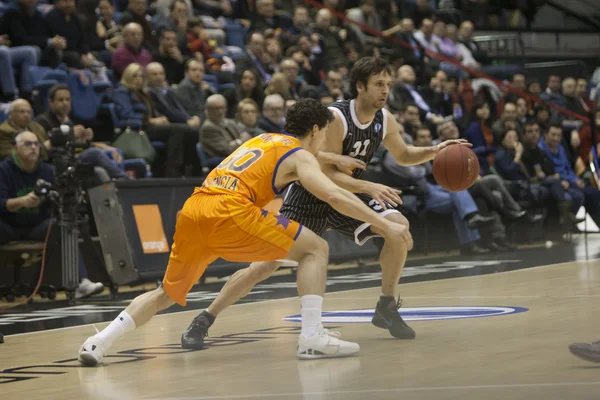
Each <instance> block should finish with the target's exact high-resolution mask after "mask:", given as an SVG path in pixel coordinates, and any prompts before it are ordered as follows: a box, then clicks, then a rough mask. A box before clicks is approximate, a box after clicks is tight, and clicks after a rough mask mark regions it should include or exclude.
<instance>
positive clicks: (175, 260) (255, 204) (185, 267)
mask: <svg viewBox="0 0 600 400" xmlns="http://www.w3.org/2000/svg"><path fill="white" fill-rule="evenodd" d="M332 120H333V115H332V114H331V111H329V110H328V109H327V107H325V106H323V105H321V104H320V103H319V102H317V101H315V100H308V99H306V100H301V101H299V102H298V103H296V104H295V105H294V106H292V107H291V108H290V110H289V111H288V115H287V120H286V123H285V129H286V132H288V133H286V134H273V133H266V134H263V135H261V136H259V137H256V138H254V139H250V140H249V141H247V142H246V143H244V144H243V145H242V146H240V147H239V148H238V149H237V150H236V151H235V152H233V153H232V154H231V155H230V156H229V157H227V158H226V159H225V160H224V161H223V162H222V163H221V164H220V165H219V166H218V167H217V168H216V169H215V170H213V171H212V172H211V173H210V174H209V175H208V177H207V178H206V180H205V181H204V184H203V185H202V187H199V188H196V189H195V190H194V193H193V194H192V196H191V197H190V198H189V199H188V200H187V201H186V203H185V205H184V206H183V209H182V211H181V214H180V215H179V218H178V219H177V225H176V230H175V236H174V241H173V248H172V249H171V255H170V257H169V265H168V267H167V271H166V274H165V277H164V279H163V282H162V284H161V286H160V287H159V288H157V289H156V290H154V291H152V292H148V293H145V294H143V295H141V296H138V297H137V298H135V299H134V300H133V301H132V302H131V304H130V305H129V306H128V307H127V308H126V309H125V311H123V312H122V313H121V314H120V315H119V316H118V317H117V318H116V319H115V320H114V321H112V322H111V323H110V325H108V326H107V327H106V328H105V329H104V330H103V331H102V332H99V333H98V334H96V335H94V336H92V337H90V338H88V339H87V340H86V341H85V343H84V344H83V345H82V346H81V348H80V349H79V357H78V359H79V361H80V362H81V363H83V364H85V365H97V364H100V363H102V361H103V357H104V355H106V352H107V351H108V349H109V347H110V346H111V345H112V343H113V342H114V341H115V340H116V339H118V338H119V337H120V336H122V335H123V334H125V333H127V332H129V331H131V330H133V329H134V328H136V327H139V326H141V325H143V324H145V323H146V322H148V321H149V320H150V318H152V317H153V316H154V315H155V314H156V313H157V312H159V311H161V310H163V309H165V308H167V307H169V306H171V305H173V304H174V303H177V304H180V305H182V306H185V304H186V295H187V293H188V292H189V291H190V289H191V288H192V286H193V285H194V284H196V283H197V282H198V279H200V277H201V276H202V274H203V273H204V271H205V269H206V267H207V266H208V264H210V263H211V262H213V261H215V260H216V259H217V258H219V257H221V258H224V259H226V260H229V261H234V262H251V261H260V260H292V261H295V262H297V263H298V293H299V295H300V301H301V304H302V333H301V335H300V338H299V340H298V347H297V349H298V350H297V355H298V357H299V358H301V359H303V358H306V359H312V358H324V357H341V356H347V355H350V354H354V353H356V352H357V351H358V350H359V346H358V344H356V343H350V342H346V341H343V340H340V339H338V338H337V337H334V336H337V335H333V336H332V334H330V332H328V331H327V330H326V329H324V328H323V326H322V325H321V304H322V301H323V293H324V291H325V281H326V275H327V271H326V270H327V263H328V245H327V242H326V241H325V240H323V239H321V238H320V237H319V236H317V235H316V234H315V233H313V232H311V231H310V230H309V229H306V228H304V229H303V226H302V225H300V224H299V223H297V222H295V221H292V220H289V219H288V218H286V217H284V216H282V215H278V214H274V213H271V212H268V211H266V210H264V209H262V207H264V206H266V205H267V204H268V203H269V202H270V201H271V200H273V198H275V196H276V195H277V194H279V193H281V192H282V191H283V190H284V189H285V187H286V186H287V185H289V184H290V183H292V182H295V181H300V182H302V185H303V186H304V187H306V188H307V189H308V190H310V191H311V193H313V194H314V195H315V196H317V197H318V198H319V199H321V200H323V201H325V202H326V203H327V204H329V205H331V207H333V208H334V209H336V210H338V211H339V212H341V213H344V214H347V215H349V216H352V217H353V218H358V219H360V220H363V221H366V222H368V223H369V224H371V225H372V226H374V227H376V228H377V229H378V230H380V231H381V232H385V234H386V235H389V236H393V237H397V238H399V240H401V241H402V242H403V245H404V247H406V248H411V247H412V245H413V243H412V237H411V236H410V233H409V231H408V229H407V227H406V226H404V225H401V224H397V223H395V222H392V221H389V220H387V219H385V218H383V217H382V216H381V215H380V214H378V213H376V212H374V211H373V210H371V209H370V208H369V207H367V206H366V205H365V204H363V202H361V201H360V200H359V199H358V198H357V197H356V196H355V195H353V194H352V193H350V192H348V191H347V190H345V189H342V188H340V187H338V186H336V185H335V184H334V183H333V182H331V180H329V178H327V177H326V176H325V175H324V174H323V172H322V171H321V168H320V165H319V163H318V161H317V159H316V158H315V155H317V154H318V153H319V149H320V147H321V145H322V144H323V141H324V140H325V132H326V131H327V128H328V126H329V123H330V122H331V121H332ZM395 198H396V200H397V201H399V198H398V197H397V194H396V197H395Z"/></svg>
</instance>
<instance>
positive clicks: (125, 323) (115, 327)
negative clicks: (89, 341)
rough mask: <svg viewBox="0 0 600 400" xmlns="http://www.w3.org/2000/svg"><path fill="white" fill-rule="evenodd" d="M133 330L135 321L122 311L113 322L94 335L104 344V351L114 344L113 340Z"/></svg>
mask: <svg viewBox="0 0 600 400" xmlns="http://www.w3.org/2000/svg"><path fill="white" fill-rule="evenodd" d="M134 329H135V321H134V320H133V318H131V315H129V314H128V313H127V312H126V311H123V312H122V313H121V314H119V316H118V317H117V318H115V319H114V321H113V322H111V323H110V325H108V326H107V327H106V328H104V329H103V330H102V331H101V332H99V333H97V334H96V338H97V339H100V340H101V341H102V344H104V350H108V348H109V347H110V346H111V345H112V344H113V343H114V341H115V340H117V339H118V338H120V337H121V336H123V335H124V334H126V333H127V332H131V331H132V330H134Z"/></svg>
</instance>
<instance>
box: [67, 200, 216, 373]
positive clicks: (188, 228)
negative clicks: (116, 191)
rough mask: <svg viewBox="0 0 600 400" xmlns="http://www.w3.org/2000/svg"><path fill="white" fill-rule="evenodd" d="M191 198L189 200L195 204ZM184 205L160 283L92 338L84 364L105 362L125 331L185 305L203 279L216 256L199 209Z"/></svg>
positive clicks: (86, 344)
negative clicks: (192, 213)
mask: <svg viewBox="0 0 600 400" xmlns="http://www.w3.org/2000/svg"><path fill="white" fill-rule="evenodd" d="M197 201H198V199H195V201H191V202H190V203H191V204H193V203H196V202H197ZM196 207H197V205H196V206H194V205H192V206H189V205H188V203H186V205H185V206H184V209H183V211H182V214H181V215H180V217H179V218H178V220H177V226H176V228H175V235H174V243H173V247H172V250H171V254H170V256H169V265H168V267H167V271H166V273H165V277H164V279H163V282H162V283H161V285H160V286H159V287H158V288H157V289H155V290H153V291H151V292H147V293H144V294H142V295H140V296H138V297H136V298H135V299H134V300H133V301H132V302H131V303H130V304H129V306H128V307H127V308H126V309H125V310H124V311H123V312H121V313H120V314H119V315H118V316H117V318H115V319H114V320H113V321H112V322H111V323H110V324H109V325H108V326H107V327H106V328H104V329H103V330H102V331H101V332H98V333H97V334H96V335H94V336H91V337H89V338H88V339H87V340H86V341H85V342H84V344H83V345H82V346H81V347H80V349H79V356H78V359H79V361H80V362H81V363H82V364H85V365H97V364H101V363H102V362H103V358H104V356H105V355H106V354H107V352H108V350H109V348H110V347H111V346H112V344H113V343H114V342H115V341H116V340H117V339H119V338H120V337H121V336H123V335H125V334H126V333H128V332H130V331H133V330H134V329H136V328H138V327H140V326H142V325H144V324H146V323H147V322H148V321H149V320H150V319H151V318H152V317H153V316H154V315H156V314H157V313H158V312H159V311H162V310H164V309H166V308H168V307H170V306H171V305H173V304H174V303H179V304H181V305H185V297H186V295H187V293H188V292H189V290H190V289H191V288H192V286H193V285H194V284H195V283H196V282H197V281H198V280H199V279H200V277H201V276H202V274H203V273H204V271H205V270H206V267H207V266H208V264H209V263H211V262H212V261H214V260H215V259H216V258H217V257H216V256H215V255H213V254H212V253H211V251H210V249H209V248H207V247H205V246H204V242H205V238H204V237H203V235H202V233H201V230H202V229H201V228H202V227H201V224H200V223H198V221H197V220H196V219H195V218H193V217H191V216H190V213H189V212H186V211H190V209H191V210H193V209H194V208H196Z"/></svg>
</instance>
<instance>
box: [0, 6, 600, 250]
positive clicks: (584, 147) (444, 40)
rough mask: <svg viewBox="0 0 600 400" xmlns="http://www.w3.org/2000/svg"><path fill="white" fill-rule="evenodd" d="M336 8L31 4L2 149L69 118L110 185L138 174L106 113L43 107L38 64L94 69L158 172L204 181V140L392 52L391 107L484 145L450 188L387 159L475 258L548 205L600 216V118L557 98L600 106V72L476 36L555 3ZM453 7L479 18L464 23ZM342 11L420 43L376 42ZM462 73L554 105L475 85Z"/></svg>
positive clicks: (346, 91) (18, 18) (237, 134)
mask: <svg viewBox="0 0 600 400" xmlns="http://www.w3.org/2000/svg"><path fill="white" fill-rule="evenodd" d="M321 3H323V5H324V6H326V7H327V8H323V9H316V8H312V7H308V6H306V5H305V4H304V3H303V2H301V1H291V0H290V1H275V0H255V1H247V0H220V1H215V0H156V1H148V0H128V1H127V0H114V1H110V0H99V1H97V0H79V1H78V2H77V3H76V2H75V0H55V1H54V3H53V4H47V3H43V4H38V1H37V0H15V4H14V5H13V6H11V7H9V8H8V9H6V10H5V11H4V15H3V17H2V20H1V22H0V65H3V66H6V68H0V84H1V85H2V98H3V100H4V101H5V102H10V104H11V105H10V111H9V113H8V119H7V120H6V121H5V122H4V123H3V124H2V125H0V155H2V156H3V157H5V156H9V155H10V154H11V151H12V149H13V148H14V145H15V140H14V139H15V138H14V135H15V134H16V133H18V132H21V131H23V130H26V131H29V132H32V133H33V134H34V135H35V136H36V137H37V138H38V141H37V146H38V147H39V148H40V157H41V160H46V159H47V150H48V149H49V147H50V145H49V143H48V138H47V132H48V130H49V129H51V128H53V127H56V126H60V125H61V124H69V125H71V126H72V127H73V128H74V130H75V134H76V137H77V139H78V140H79V141H81V142H83V143H86V144H88V146H89V148H88V150H86V151H85V152H83V153H81V155H80V156H79V157H81V159H82V161H86V162H88V163H92V164H94V165H95V166H97V167H99V170H104V171H105V176H104V178H103V177H101V176H99V178H100V179H103V180H106V179H111V178H113V179H127V178H128V177H127V176H126V175H125V174H124V173H123V172H122V171H121V170H120V169H119V168H118V167H117V166H116V164H115V160H113V159H111V158H110V157H108V156H107V153H106V151H102V150H100V149H99V148H98V146H96V145H95V144H94V143H93V139H94V136H95V135H96V132H95V131H94V129H93V128H92V126H91V125H92V124H91V122H90V121H81V120H78V118H76V117H75V116H73V115H71V113H70V111H71V98H70V92H69V87H68V86H65V85H58V86H56V87H54V88H53V89H52V90H51V91H50V94H49V96H48V109H40V110H32V105H31V104H32V101H34V100H35V94H34V93H33V83H32V78H31V76H30V74H29V68H30V67H31V66H35V65H43V66H49V67H52V68H59V69H61V68H62V69H65V68H66V69H68V70H70V71H72V70H76V71H81V70H84V71H88V73H89V77H90V79H91V81H92V82H100V83H102V82H108V83H109V84H110V89H108V90H107V92H106V95H105V99H104V101H105V102H108V103H110V104H112V105H114V111H115V117H114V121H112V122H113V123H114V124H115V126H114V127H115V128H120V129H121V130H124V129H133V130H139V131H143V132H145V133H146V134H147V135H148V137H149V139H150V140H152V141H159V142H162V143H163V144H164V149H163V150H162V151H163V152H164V154H163V157H162V158H159V160H160V161H158V162H160V163H161V164H162V165H161V166H160V167H162V168H155V167H157V166H156V165H153V169H155V170H156V171H162V174H164V175H165V176H168V177H180V176H198V175H201V174H202V165H201V164H200V160H199V157H198V153H197V150H198V149H197V146H196V145H197V144H198V143H200V144H201V151H203V152H204V153H206V155H207V156H208V157H210V158H217V159H219V158H224V157H227V156H228V155H229V154H230V153H231V152H232V151H234V150H235V149H236V148H237V147H238V146H239V145H240V144H242V143H243V142H244V141H245V140H247V139H249V138H251V137H254V136H256V135H259V134H261V133H263V132H277V131H280V130H281V129H282V126H283V123H284V120H285V112H286V109H287V108H288V107H289V106H290V105H291V104H293V103H294V102H295V101H296V100H298V99H299V98H302V97H312V98H315V99H318V100H319V101H321V102H322V103H324V104H328V103H331V102H334V101H339V100H345V99H348V98H350V97H351V93H352V92H353V88H351V87H350V85H349V71H350V70H351V68H352V65H353V63H354V62H356V61H357V60H358V59H359V58H360V57H363V56H379V57H384V58H387V59H388V60H389V62H390V63H391V64H392V65H394V67H395V71H394V75H395V76H394V79H395V81H394V84H393V87H392V88H391V89H390V94H389V98H388V101H387V104H386V107H387V108H388V109H389V110H390V112H391V113H392V114H393V115H394V116H395V117H396V118H397V120H398V121H399V122H401V123H402V124H403V126H404V128H405V131H406V133H405V140H406V141H407V142H409V143H412V144H414V145H416V146H427V145H430V144H431V143H436V142H439V141H440V140H445V139H451V138H457V137H463V138H465V139H467V140H469V141H470V142H471V143H472V144H473V150H474V151H475V153H476V154H477V156H478V158H479V162H480V165H481V178H480V179H479V180H478V181H477V182H476V184H475V185H473V187H472V188H470V189H469V190H468V191H465V192H464V193H458V194H453V193H448V192H446V191H444V190H442V189H441V188H440V187H439V186H437V185H436V184H435V181H434V180H433V178H432V176H431V165H422V166H415V167H402V166H399V165H397V164H394V162H393V160H391V158H390V157H386V155H385V154H383V155H382V157H381V158H380V160H381V165H380V166H379V167H380V168H381V172H380V173H381V174H384V175H387V179H388V180H390V181H392V182H393V183H394V184H395V185H397V186H407V185H416V186H420V187H421V188H422V189H423V191H424V192H425V193H426V200H425V203H426V204H425V207H426V208H427V209H429V210H431V211H433V212H439V213H447V214H453V215H455V217H456V218H455V222H456V223H455V226H456V229H457V232H458V234H459V238H460V242H461V244H463V245H464V249H465V251H467V252H471V253H477V254H478V253H482V252H486V251H489V250H506V249H511V248H513V245H512V244H511V243H509V242H508V241H507V240H506V238H507V235H506V227H505V225H506V222H507V221H512V220H519V219H526V220H527V221H530V222H532V223H537V222H538V221H542V220H545V219H546V217H547V214H548V209H551V210H555V211H556V212H555V214H556V215H557V216H558V222H559V224H560V226H561V227H562V228H563V229H564V230H565V231H573V230H576V227H575V226H576V223H577V222H579V220H578V219H577V218H576V217H575V215H576V214H577V212H578V210H579V208H580V207H582V206H583V207H585V209H586V211H587V212H588V214H589V215H590V216H591V217H592V218H593V219H594V221H596V224H598V225H600V192H599V191H598V189H597V188H596V187H595V186H594V183H595V181H594V179H593V174H592V172H591V171H590V168H589V162H590V151H592V150H593V149H592V147H593V143H597V141H596V140H594V139H595V138H593V137H592V130H591V128H590V126H589V125H588V124H584V123H582V122H581V121H580V120H579V119H577V118H574V117H572V116H566V115H564V114H561V113H558V112H556V111H555V110H554V109H551V108H549V107H548V104H553V105H556V106H559V107H563V108H565V109H568V110H570V111H572V112H574V113H576V114H584V113H586V112H588V111H589V110H590V109H592V108H593V107H595V103H594V101H592V100H590V96H589V94H588V89H589V87H588V86H589V85H588V81H587V80H586V77H582V76H577V77H566V76H565V77H560V76H554V75H553V76H550V78H549V79H548V82H540V81H537V80H536V79H535V78H534V77H530V76H526V75H524V74H523V71H522V70H521V68H520V67H519V66H518V65H511V64H503V65H496V64H495V63H494V62H493V60H492V58H491V57H490V56H489V54H487V53H486V51H485V50H484V49H482V48H480V46H479V45H478V43H477V42H476V41H474V40H473V37H474V35H475V34H476V31H477V28H478V27H480V26H482V24H488V23H491V24H492V25H495V24H496V25H505V26H512V25H511V24H513V22H514V21H513V22H511V21H512V20H513V19H515V16H514V14H515V13H517V14H519V15H520V16H523V17H524V18H525V19H529V18H530V15H531V12H532V10H535V9H536V8H537V7H538V6H539V5H541V4H542V3H543V1H535V0H527V1H523V2H519V1H502V2H500V1H492V0H486V1H474V0H462V1H461V0H439V1H428V0H417V1H414V2H412V1H394V0H346V1H344V0H322V1H321ZM449 9H458V10H459V11H461V12H462V15H463V16H465V19H464V20H462V21H455V20H454V19H453V18H448V15H451V16H452V15H453V14H452V13H447V12H445V11H447V10H449ZM338 13H343V14H345V15H346V16H347V17H348V18H350V19H352V20H354V21H356V22H358V23H360V24H363V25H367V26H369V27H371V28H374V29H376V30H378V31H381V32H383V33H384V35H385V36H387V37H389V38H393V39H394V40H400V41H402V42H404V43H406V44H410V45H411V46H412V47H406V46H398V45H395V44H394V43H393V42H391V41H388V40H386V39H383V38H382V37H380V36H375V35H371V34H370V32H365V31H363V30H361V29H360V28H359V26H357V25H355V24H349V23H346V22H345V21H344V20H343V19H341V18H339V14H338ZM466 18H470V19H466ZM517 19H518V18H517ZM240 32H242V35H239V33H240ZM461 66H464V67H468V68H471V69H475V70H479V71H481V72H482V73H484V74H487V75H490V76H492V77H493V78H496V79H499V80H507V81H509V85H510V87H511V88H512V89H515V90H517V91H522V92H527V93H529V94H531V95H533V96H536V97H540V98H541V99H542V100H540V101H537V100H536V101H534V100H532V99H531V97H521V96H519V95H517V94H515V91H513V90H505V89H501V88H499V87H498V86H496V85H495V84H494V82H492V81H491V80H487V79H474V77H472V76H470V75H469V74H468V73H466V72H465V71H464V70H463V69H462V67H461ZM209 78H210V79H209ZM597 120H598V121H599V122H600V114H598V117H597ZM108 136H109V137H112V132H109V134H108ZM103 137H105V135H103ZM115 138H116V137H113V139H115ZM26 142H27V143H29V142H31V140H28V141H26ZM18 143H21V142H17V146H18ZM32 146H33V145H32ZM599 150H600V149H599ZM377 171H379V169H378V170H377ZM160 174H161V173H157V174H155V176H159V175H160ZM7 179H8V178H7ZM0 184H5V183H4V182H0ZM0 192H2V191H1V190H0ZM0 194H2V195H4V196H6V193H5V192H2V193H0ZM27 204H29V203H27ZM2 212H3V213H10V212H14V210H13V211H11V210H8V209H6V208H5V209H4V210H2Z"/></svg>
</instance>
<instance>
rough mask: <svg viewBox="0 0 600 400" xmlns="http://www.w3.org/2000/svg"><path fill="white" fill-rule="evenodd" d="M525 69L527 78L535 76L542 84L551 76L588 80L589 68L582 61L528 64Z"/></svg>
mask: <svg viewBox="0 0 600 400" xmlns="http://www.w3.org/2000/svg"><path fill="white" fill-rule="evenodd" d="M524 68H525V71H526V74H527V76H535V77H536V78H537V79H538V80H539V81H540V82H542V84H544V83H545V82H547V80H548V77H549V76H550V75H559V76H563V77H565V76H570V77H573V78H586V79H587V78H588V67H587V65H586V64H585V63H584V62H583V61H581V60H569V61H550V62H538V63H527V64H525V65H524Z"/></svg>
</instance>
